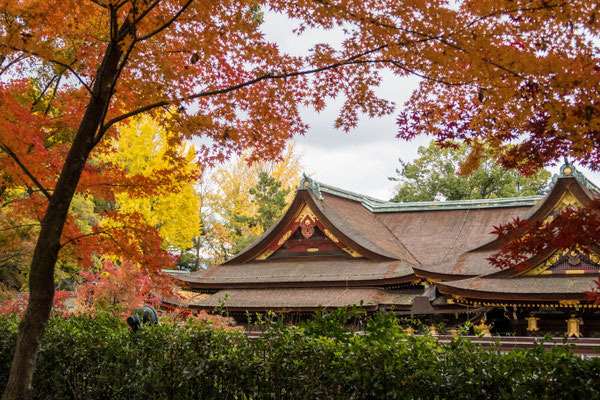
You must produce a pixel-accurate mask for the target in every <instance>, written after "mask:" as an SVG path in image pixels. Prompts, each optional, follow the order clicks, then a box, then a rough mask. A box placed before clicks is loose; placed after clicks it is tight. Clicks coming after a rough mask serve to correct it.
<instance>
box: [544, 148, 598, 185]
mask: <svg viewBox="0 0 600 400" xmlns="http://www.w3.org/2000/svg"><path fill="white" fill-rule="evenodd" d="M570 177H573V178H575V179H577V181H578V182H579V183H580V184H581V185H582V186H583V187H585V188H586V189H589V190H592V191H594V192H597V193H600V188H598V186H596V185H594V184H593V183H592V182H590V181H589V180H588V179H587V178H586V177H585V175H584V174H583V173H582V172H581V171H579V170H578V169H577V168H575V166H574V165H573V164H571V163H570V162H569V160H568V159H567V157H565V158H564V163H563V165H562V166H561V167H560V174H558V175H557V174H554V176H553V177H552V186H554V185H555V184H556V181H557V180H558V179H559V178H570Z"/></svg>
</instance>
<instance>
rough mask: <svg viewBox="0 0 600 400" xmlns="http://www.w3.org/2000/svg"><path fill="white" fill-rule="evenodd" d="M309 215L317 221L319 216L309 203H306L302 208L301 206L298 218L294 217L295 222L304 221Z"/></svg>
mask: <svg viewBox="0 0 600 400" xmlns="http://www.w3.org/2000/svg"><path fill="white" fill-rule="evenodd" d="M306 217H309V218H310V219H312V220H313V221H317V216H316V215H315V213H314V212H313V211H312V210H311V209H310V207H309V206H308V204H306V203H305V204H304V205H303V206H302V207H301V208H300V212H299V213H298V216H297V217H296V218H294V222H300V221H302V220H303V219H304V218H306Z"/></svg>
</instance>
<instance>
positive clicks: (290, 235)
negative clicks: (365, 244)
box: [254, 203, 363, 260]
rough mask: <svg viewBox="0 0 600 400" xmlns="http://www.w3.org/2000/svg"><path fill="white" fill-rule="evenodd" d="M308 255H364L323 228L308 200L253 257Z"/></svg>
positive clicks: (262, 258)
mask: <svg viewBox="0 0 600 400" xmlns="http://www.w3.org/2000/svg"><path fill="white" fill-rule="evenodd" d="M311 255H342V256H350V257H363V255H362V254H360V253H359V252H358V251H356V250H354V249H352V248H350V247H349V246H348V245H346V244H345V243H342V241H340V240H339V239H338V238H337V237H336V236H335V235H334V234H333V233H331V232H330V231H329V230H328V229H327V228H325V226H324V225H323V223H322V222H321V221H319V219H318V218H317V216H316V215H315V213H314V212H313V211H312V210H311V209H310V207H309V206H308V204H306V203H305V204H303V205H302V207H300V210H299V212H298V213H297V215H296V216H294V218H293V219H292V222H290V223H289V224H288V226H286V227H285V229H284V230H283V233H282V234H281V235H279V237H277V238H276V239H275V240H274V241H273V242H271V244H269V246H268V247H267V249H265V250H264V251H262V252H261V253H260V254H259V255H258V256H257V257H255V258H254V260H266V259H267V258H284V257H302V256H311Z"/></svg>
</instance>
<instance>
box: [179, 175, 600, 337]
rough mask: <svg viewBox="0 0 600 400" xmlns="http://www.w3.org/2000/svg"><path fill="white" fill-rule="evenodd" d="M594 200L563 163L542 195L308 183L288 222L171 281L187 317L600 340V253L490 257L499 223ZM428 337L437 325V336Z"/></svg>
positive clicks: (538, 217) (540, 217)
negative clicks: (330, 316) (394, 197)
mask: <svg viewBox="0 0 600 400" xmlns="http://www.w3.org/2000/svg"><path fill="white" fill-rule="evenodd" d="M598 196H600V189H599V188H598V187H596V186H595V185H593V184H592V183H591V182H589V181H588V180H587V179H586V178H585V177H584V176H583V175H582V174H581V173H580V172H578V171H577V170H576V169H575V168H574V167H573V166H572V165H570V164H565V165H563V166H562V168H561V170H560V174H559V175H557V176H555V177H554V179H553V183H552V187H551V189H550V191H549V193H548V194H547V195H545V196H544V197H539V196H538V197H516V198H500V199H482V200H459V201H435V202H414V203H394V202H387V201H381V200H377V199H375V198H372V197H368V196H363V195H360V194H356V193H352V192H349V191H346V190H342V189H338V188H335V187H332V186H328V185H325V184H322V183H318V182H316V181H314V180H312V179H310V178H308V177H306V176H305V177H304V179H303V180H302V182H301V184H300V186H299V187H298V189H297V192H296V195H295V198H294V200H293V201H292V203H291V205H290V207H289V208H288V210H287V211H286V212H285V214H284V215H283V216H282V217H281V218H280V219H279V220H278V221H277V222H276V223H275V224H274V225H273V226H272V227H271V228H270V229H269V230H267V231H266V232H265V233H264V234H263V235H262V236H261V237H259V238H258V239H257V240H256V241H254V242H253V243H252V244H251V245H250V246H248V247H247V248H246V249H244V250H243V251H241V252H240V253H238V254H237V255H235V256H234V257H233V258H231V259H230V260H228V261H226V262H224V263H223V264H221V265H217V266H214V267H212V268H210V269H207V270H202V271H197V272H193V273H190V274H178V275H177V276H176V278H177V279H178V281H179V283H180V285H181V286H182V287H184V288H185V289H186V290H187V291H188V293H189V292H193V293H192V295H191V296H189V298H188V299H187V301H186V302H185V305H186V306H187V307H189V308H190V309H192V310H207V311H212V310H214V309H215V308H216V307H217V308H220V307H224V308H225V309H226V310H228V311H229V312H230V313H231V314H232V315H233V316H234V317H235V318H236V319H243V318H244V316H245V315H246V313H247V312H250V313H253V312H266V311H269V310H271V311H274V312H277V313H280V314H284V315H286V316H288V317H289V319H290V320H291V321H294V320H301V319H302V318H307V317H309V316H310V315H311V314H312V313H313V312H314V311H315V310H331V309H335V308H338V307H344V306H351V305H361V304H362V307H363V308H364V309H365V310H366V311H367V312H368V313H375V312H395V313H397V314H399V315H400V316H406V317H407V318H408V317H414V318H418V319H419V320H421V321H423V322H424V325H423V326H431V325H433V326H436V325H441V324H440V323H443V326H445V327H446V328H445V329H446V330H447V331H452V329H455V328H456V327H458V326H460V325H463V324H464V323H465V322H466V321H471V322H473V323H474V324H478V326H480V327H481V328H482V329H483V331H487V330H488V329H489V331H490V332H491V333H492V334H512V335H518V336H526V335H529V336H538V335H539V336H544V335H545V334H547V333H550V334H552V335H554V336H563V335H565V334H568V335H569V336H584V337H598V336H600V308H598V307H599V306H598V305H594V304H593V303H591V302H590V301H589V300H588V296H587V295H586V292H587V291H590V290H592V289H593V288H594V287H595V281H597V280H598V279H599V277H600V256H599V255H600V247H597V246H593V247H590V248H586V249H582V251H580V252H566V251H560V250H549V251H548V252H547V253H544V254H536V255H535V256H534V257H532V258H531V259H530V260H529V262H528V264H529V265H531V267H530V268H528V269H526V270H524V271H516V270H513V269H510V270H499V269H498V268H496V267H495V266H493V265H491V264H490V262H489V261H488V260H487V259H488V257H490V256H491V255H492V254H494V253H495V252H497V251H498V249H499V248H500V246H501V244H502V243H501V242H500V241H499V240H498V239H497V238H496V236H495V235H493V234H491V233H490V232H491V231H492V230H493V227H494V226H497V225H500V224H505V223H508V222H511V221H512V219H513V218H515V217H519V218H521V219H526V220H529V221H531V222H535V221H547V220H548V219H550V218H552V217H553V215H555V214H556V213H557V212H559V211H561V210H563V209H565V208H569V207H574V208H576V207H581V206H585V205H588V204H590V202H591V201H592V200H593V199H595V198H597V197H598ZM434 329H435V328H434Z"/></svg>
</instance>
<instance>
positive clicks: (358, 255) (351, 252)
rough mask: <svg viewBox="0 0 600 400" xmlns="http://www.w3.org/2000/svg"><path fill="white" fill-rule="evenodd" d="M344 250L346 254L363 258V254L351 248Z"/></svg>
mask: <svg viewBox="0 0 600 400" xmlns="http://www.w3.org/2000/svg"><path fill="white" fill-rule="evenodd" d="M342 250H344V251H345V252H346V253H348V254H350V255H351V256H352V257H362V254H360V253H359V252H358V251H356V250H353V249H351V248H349V247H344V248H343V249H342Z"/></svg>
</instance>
